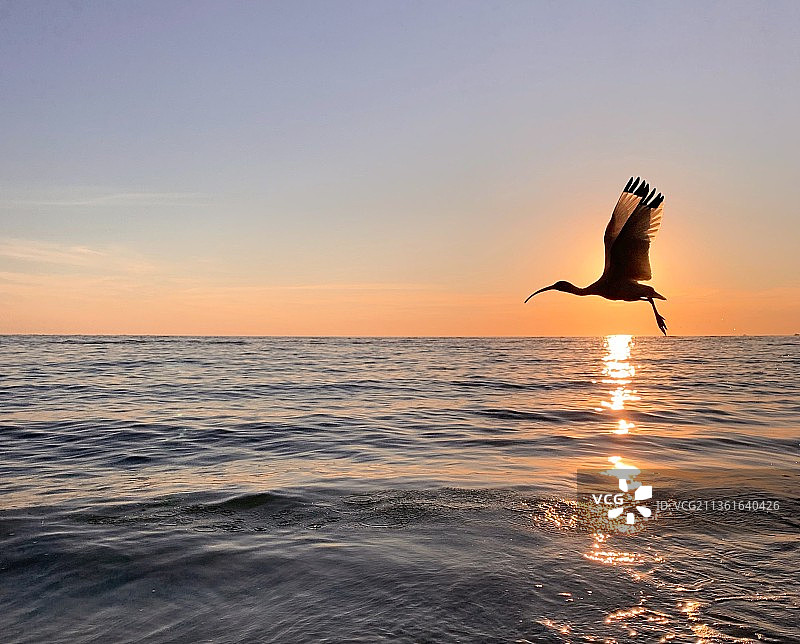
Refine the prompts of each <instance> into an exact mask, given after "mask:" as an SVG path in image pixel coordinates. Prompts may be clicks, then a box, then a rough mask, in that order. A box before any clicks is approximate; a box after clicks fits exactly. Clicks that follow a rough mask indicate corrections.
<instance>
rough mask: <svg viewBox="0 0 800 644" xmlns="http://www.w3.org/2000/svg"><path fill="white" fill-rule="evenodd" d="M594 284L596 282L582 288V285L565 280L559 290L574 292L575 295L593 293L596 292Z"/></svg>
mask: <svg viewBox="0 0 800 644" xmlns="http://www.w3.org/2000/svg"><path fill="white" fill-rule="evenodd" d="M592 286H594V284H592V285H591V286H587V287H585V288H581V287H580V286H575V285H574V284H572V283H571V282H564V283H563V284H561V286H560V287H559V289H558V290H559V291H564V292H565V293H572V294H573V295H592V294H593V293H594V291H593V290H592Z"/></svg>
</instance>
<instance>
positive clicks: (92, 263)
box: [0, 237, 157, 274]
mask: <svg viewBox="0 0 800 644" xmlns="http://www.w3.org/2000/svg"><path fill="white" fill-rule="evenodd" d="M0 258H5V259H7V260H15V261H23V262H33V263H42V264H53V265H57V266H69V267H79V268H85V269H87V270H94V271H102V272H106V271H115V272H124V273H134V274H140V273H152V272H153V271H155V270H156V269H157V265H156V264H155V263H154V262H152V261H150V260H148V259H146V258H144V257H142V256H141V255H138V254H136V253H132V252H131V251H128V250H127V249H121V248H103V249H98V248H89V247H88V246H82V245H65V244H57V243H54V242H45V241H38V240H29V239H15V238H8V237H6V238H0Z"/></svg>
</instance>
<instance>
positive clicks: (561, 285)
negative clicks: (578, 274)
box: [525, 280, 576, 303]
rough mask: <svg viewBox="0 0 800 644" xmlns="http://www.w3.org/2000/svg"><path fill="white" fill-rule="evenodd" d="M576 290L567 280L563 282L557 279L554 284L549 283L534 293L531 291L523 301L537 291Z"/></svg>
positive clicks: (566, 291)
mask: <svg viewBox="0 0 800 644" xmlns="http://www.w3.org/2000/svg"><path fill="white" fill-rule="evenodd" d="M575 290H576V288H575V285H574V284H570V283H569V282H565V281H564V280H558V281H557V282H556V283H555V284H551V285H550V286H545V287H544V288H540V289H539V290H538V291H536V292H535V293H531V294H530V295H529V296H528V297H527V299H526V300H525V302H526V303H527V301H528V300H529V299H531V298H532V297H533V296H534V295H539V293H544V292H545V291H563V292H565V293H574V292H575Z"/></svg>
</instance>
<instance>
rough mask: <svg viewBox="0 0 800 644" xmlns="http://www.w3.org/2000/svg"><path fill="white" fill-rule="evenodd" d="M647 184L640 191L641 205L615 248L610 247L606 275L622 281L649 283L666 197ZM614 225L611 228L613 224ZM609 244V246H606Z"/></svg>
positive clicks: (608, 248)
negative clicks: (651, 260)
mask: <svg viewBox="0 0 800 644" xmlns="http://www.w3.org/2000/svg"><path fill="white" fill-rule="evenodd" d="M648 190H650V186H649V185H648V184H647V183H646V182H644V183H643V184H642V185H641V186H639V188H638V189H637V190H636V195H637V196H638V197H640V201H639V203H638V204H637V206H636V208H635V209H634V211H633V213H631V215H630V216H629V217H628V219H627V221H626V222H625V224H624V225H623V226H622V229H621V230H620V231H619V233H618V234H617V236H616V238H615V239H614V240H613V241H612V242H611V246H610V247H609V246H608V245H606V272H607V273H608V274H609V276H610V277H612V278H614V279H618V280H637V281H638V280H649V279H650V278H651V277H652V274H651V272H650V242H651V241H652V240H653V238H654V237H655V236H656V233H657V232H658V229H659V227H660V226H661V214H662V212H663V211H664V205H663V204H664V195H662V194H661V193H658V194H656V190H655V188H653V190H652V191H650V192H648ZM609 225H610V224H609ZM606 244H607V242H606Z"/></svg>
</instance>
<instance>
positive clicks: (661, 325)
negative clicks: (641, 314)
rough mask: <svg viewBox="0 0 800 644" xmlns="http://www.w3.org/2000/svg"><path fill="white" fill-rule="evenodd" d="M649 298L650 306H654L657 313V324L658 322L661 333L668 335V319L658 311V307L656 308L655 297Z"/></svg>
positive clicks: (654, 311)
mask: <svg viewBox="0 0 800 644" xmlns="http://www.w3.org/2000/svg"><path fill="white" fill-rule="evenodd" d="M647 300H648V301H649V302H650V306H652V307H653V313H655V314H656V324H658V328H659V329H661V333H663V334H664V335H667V321H666V320H665V319H664V318H663V317H662V315H661V314H660V313H659V312H658V309H657V308H656V303H655V302H654V301H653V298H652V297H648V298H647Z"/></svg>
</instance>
